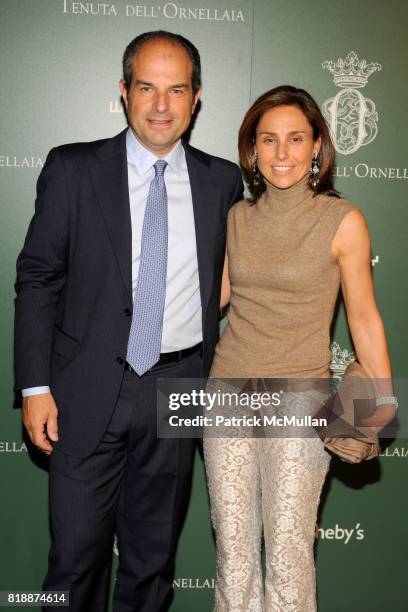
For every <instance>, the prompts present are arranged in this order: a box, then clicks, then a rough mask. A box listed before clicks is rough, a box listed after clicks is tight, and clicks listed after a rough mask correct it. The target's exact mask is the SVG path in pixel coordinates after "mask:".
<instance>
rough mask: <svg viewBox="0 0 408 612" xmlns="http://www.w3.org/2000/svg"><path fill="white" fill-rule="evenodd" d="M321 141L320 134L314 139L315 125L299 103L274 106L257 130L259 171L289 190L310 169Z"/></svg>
mask: <svg viewBox="0 0 408 612" xmlns="http://www.w3.org/2000/svg"><path fill="white" fill-rule="evenodd" d="M320 144H321V140H320V137H319V138H318V139H317V140H316V141H313V130H312V126H311V125H310V124H309V122H308V120H307V118H306V115H304V114H303V112H302V111H301V110H300V109H299V108H298V107H297V106H277V107H275V108H271V109H270V110H269V111H267V112H266V113H264V115H262V117H261V119H260V120H259V123H258V127H257V130H256V139H255V146H254V152H255V153H257V154H258V167H259V171H260V173H261V174H262V176H263V177H264V178H266V179H267V180H268V181H269V182H270V183H272V185H274V186H275V187H279V188H280V189H287V188H288V187H291V186H292V185H294V184H295V183H297V182H298V181H300V180H301V179H302V178H303V177H304V176H305V175H306V174H308V173H309V172H310V168H311V165H312V159H313V157H314V156H315V155H317V154H318V153H319V151H320Z"/></svg>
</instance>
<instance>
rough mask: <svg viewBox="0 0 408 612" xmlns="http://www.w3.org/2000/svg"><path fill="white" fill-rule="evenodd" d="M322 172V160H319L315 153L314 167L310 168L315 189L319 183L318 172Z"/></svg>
mask: <svg viewBox="0 0 408 612" xmlns="http://www.w3.org/2000/svg"><path fill="white" fill-rule="evenodd" d="M319 172H320V162H319V158H318V156H317V153H315V154H314V156H313V159H312V168H311V170H310V174H311V177H310V178H311V181H310V182H311V185H312V188H313V189H316V187H317V185H318V183H319V178H318V176H317V175H318V174H319Z"/></svg>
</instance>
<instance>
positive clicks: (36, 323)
mask: <svg viewBox="0 0 408 612" xmlns="http://www.w3.org/2000/svg"><path fill="white" fill-rule="evenodd" d="M68 247H69V202H68V191H67V184H66V177H65V170H64V165H63V161H62V159H61V153H60V151H59V150H58V149H52V150H51V151H50V153H49V155H48V157H47V161H46V163H45V165H44V168H43V170H42V171H41V174H40V176H39V178H38V182H37V198H36V202H35V214H34V216H33V218H32V220H31V222H30V225H29V228H28V232H27V236H26V239H25V242H24V246H23V249H22V251H21V253H20V255H19V257H18V259H17V280H16V284H15V290H16V296H17V297H16V300H15V327H14V349H15V350H14V366H15V389H23V388H29V387H36V386H45V385H49V384H50V363H51V349H52V340H53V333H54V325H55V319H56V313H57V307H58V300H59V296H60V293H61V291H62V289H63V287H64V284H65V279H66V274H67V266H68Z"/></svg>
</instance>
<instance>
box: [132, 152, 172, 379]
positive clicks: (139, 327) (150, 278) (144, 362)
mask: <svg viewBox="0 0 408 612" xmlns="http://www.w3.org/2000/svg"><path fill="white" fill-rule="evenodd" d="M166 166H167V162H166V161H164V160H162V159H159V160H158V161H157V162H156V163H155V164H154V166H153V168H154V170H155V176H154V178H153V179H152V182H151V183H150V188H149V194H148V196H147V202H146V210H145V214H144V220H143V229H142V248H141V254H140V265H139V275H138V279H137V284H136V290H135V295H134V298H133V317H132V325H131V327H130V334H129V342H128V348H127V357H126V359H127V361H128V363H129V364H130V365H131V366H132V368H133V369H134V370H135V371H136V372H137V373H138V374H139V376H142V374H144V373H145V372H147V370H150V368H151V367H153V366H154V364H155V363H157V361H158V360H159V357H160V347H161V339H162V330H163V315H164V302H165V299H166V275H167V249H168V224H167V191H166V185H165V182H164V171H165V169H166Z"/></svg>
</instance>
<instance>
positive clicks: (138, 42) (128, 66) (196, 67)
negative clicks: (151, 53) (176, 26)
mask: <svg viewBox="0 0 408 612" xmlns="http://www.w3.org/2000/svg"><path fill="white" fill-rule="evenodd" d="M151 40H167V41H169V42H172V43H174V44H175V45H180V46H181V47H183V49H185V50H186V51H187V53H188V56H189V58H190V59H191V64H192V67H193V70H192V75H191V85H192V89H193V94H196V93H197V91H198V90H199V89H200V87H201V60H200V54H199V52H198V50H197V48H196V47H195V46H194V45H193V43H191V42H190V41H189V40H187V38H184V36H181V34H173V33H172V32H166V30H155V31H153V32H145V33H144V34H140V36H136V38H134V39H133V40H132V41H131V42H130V43H129V44H128V46H127V47H126V49H125V52H124V54H123V61H122V64H123V79H124V81H125V84H126V89H127V90H129V87H130V84H131V82H132V60H133V57H134V56H135V55H136V53H137V51H138V50H139V49H140V47H141V46H142V45H144V43H147V42H150V41H151Z"/></svg>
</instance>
